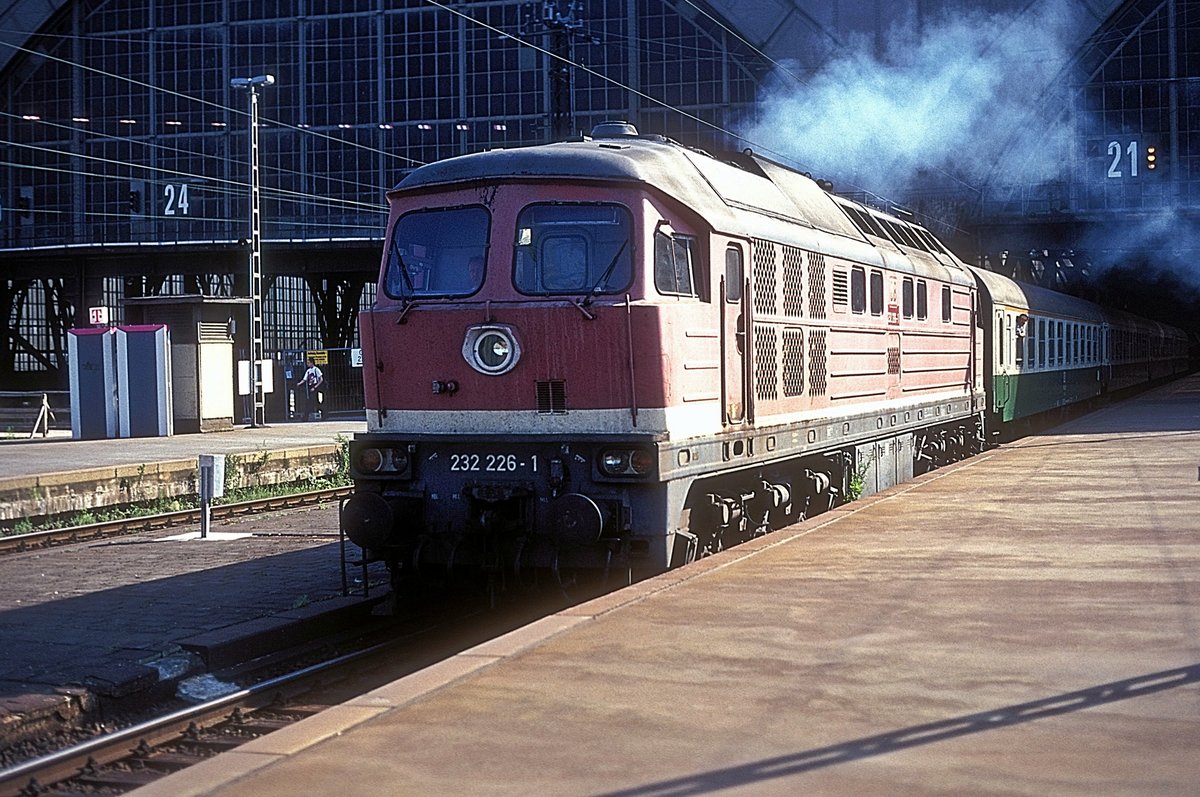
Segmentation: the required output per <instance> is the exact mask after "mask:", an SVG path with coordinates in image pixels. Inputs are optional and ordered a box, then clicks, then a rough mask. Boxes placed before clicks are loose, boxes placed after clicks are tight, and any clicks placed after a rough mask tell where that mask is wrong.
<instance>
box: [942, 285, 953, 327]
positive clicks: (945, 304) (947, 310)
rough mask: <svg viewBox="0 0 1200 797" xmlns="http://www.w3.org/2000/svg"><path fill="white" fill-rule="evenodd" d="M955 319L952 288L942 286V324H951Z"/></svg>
mask: <svg viewBox="0 0 1200 797" xmlns="http://www.w3.org/2000/svg"><path fill="white" fill-rule="evenodd" d="M952 318H953V305H951V304H950V286H949V285H943V286H942V323H944V324H949V323H950V320H951V319H952Z"/></svg>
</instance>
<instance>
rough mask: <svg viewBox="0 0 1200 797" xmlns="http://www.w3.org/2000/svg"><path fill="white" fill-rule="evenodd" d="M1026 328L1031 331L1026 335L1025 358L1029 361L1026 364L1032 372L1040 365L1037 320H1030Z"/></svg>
mask: <svg viewBox="0 0 1200 797" xmlns="http://www.w3.org/2000/svg"><path fill="white" fill-rule="evenodd" d="M1025 328H1026V329H1027V330H1029V331H1028V332H1027V333H1026V335H1025V357H1026V359H1027V360H1028V362H1027V363H1026V364H1027V365H1028V366H1029V370H1031V371H1032V370H1033V369H1034V368H1037V365H1038V350H1037V344H1038V340H1037V319H1034V318H1031V319H1029V321H1028V322H1027V323H1026V325H1025Z"/></svg>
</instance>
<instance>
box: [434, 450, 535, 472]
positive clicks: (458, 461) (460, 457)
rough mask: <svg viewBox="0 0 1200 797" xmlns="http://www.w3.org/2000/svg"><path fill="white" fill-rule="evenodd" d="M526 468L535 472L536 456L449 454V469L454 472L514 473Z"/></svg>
mask: <svg viewBox="0 0 1200 797" xmlns="http://www.w3.org/2000/svg"><path fill="white" fill-rule="evenodd" d="M526 469H528V470H529V471H530V472H532V473H537V457H535V456H531V457H529V458H528V459H526V458H524V457H519V456H517V455H516V454H451V455H450V470H451V472H455V473H516V472H518V471H523V470H526Z"/></svg>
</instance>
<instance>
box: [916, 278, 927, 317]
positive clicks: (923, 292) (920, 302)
mask: <svg viewBox="0 0 1200 797" xmlns="http://www.w3.org/2000/svg"><path fill="white" fill-rule="evenodd" d="M926 318H929V286H928V285H926V284H925V280H917V320H918V321H924V320H925V319H926Z"/></svg>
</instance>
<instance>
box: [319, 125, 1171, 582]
mask: <svg viewBox="0 0 1200 797" xmlns="http://www.w3.org/2000/svg"><path fill="white" fill-rule="evenodd" d="M388 197H389V201H390V217H389V222H388V230H387V238H386V246H385V251H384V256H383V262H382V268H381V271H380V276H379V283H378V292H377V299H376V301H375V303H374V306H373V307H372V308H371V309H370V311H369V312H363V313H361V314H360V319H359V323H360V333H361V335H360V337H361V343H362V347H363V363H364V367H363V378H364V388H365V389H364V396H365V404H366V411H367V426H368V431H367V432H366V433H363V434H359V435H356V436H355V438H354V439H353V440H352V442H351V457H350V458H351V470H352V475H353V478H354V482H355V491H354V493H353V495H352V496H351V497H350V498H349V499H348V500H347V501H346V502H345V504H344V505H343V508H342V512H341V524H342V530H343V532H344V533H345V534H346V535H347V536H348V537H349V538H350V539H351V540H352V541H353V542H354V543H356V544H357V545H359V546H361V547H362V548H363V549H364V552H365V556H366V557H367V558H368V559H370V560H384V561H386V562H387V564H388V568H389V570H390V572H391V574H392V577H393V581H394V583H396V584H399V583H402V582H403V581H404V580H405V579H407V578H409V577H420V576H422V575H425V574H428V573H431V572H432V573H437V574H443V573H445V572H447V571H456V570H469V571H472V572H478V571H481V570H482V571H486V572H489V573H492V574H499V575H502V576H504V577H508V576H509V575H511V577H513V578H524V577H525V575H526V574H528V573H530V572H539V573H540V572H549V573H553V574H555V575H556V576H557V577H558V578H560V579H561V578H563V577H564V573H568V572H572V571H577V570H580V569H586V570H590V571H603V572H605V573H607V574H609V575H613V574H615V575H616V576H618V577H619V578H623V579H632V578H638V577H641V576H643V575H646V574H652V573H655V572H659V571H662V570H665V569H667V568H671V567H676V566H679V565H682V564H686V563H688V562H690V561H693V560H694V559H696V558H697V557H700V556H704V555H706V554H709V553H712V552H715V551H718V550H721V549H722V548H724V547H726V546H729V545H733V544H736V543H738V542H740V541H744V540H746V539H748V538H750V537H753V536H756V535H761V534H765V533H767V532H769V531H771V530H773V529H776V528H780V527H782V526H785V525H789V524H792V523H795V522H797V521H801V520H803V519H805V518H806V517H808V516H810V515H812V514H815V513H818V512H820V511H823V510H826V509H829V508H830V507H832V506H835V505H837V504H839V503H841V502H844V501H847V500H851V499H853V498H854V497H856V496H857V495H859V494H862V493H869V492H873V491H876V490H880V489H883V488H885V487H888V486H890V485H892V484H895V483H897V482H900V481H903V480H905V479H909V478H911V477H912V476H913V475H914V474H918V473H921V472H923V471H925V470H928V469H930V468H934V467H937V466H938V465H941V464H944V463H947V462H951V461H955V460H958V459H961V458H963V457H967V456H970V455H971V454H973V453H976V452H978V451H980V450H981V449H982V448H983V447H984V446H985V445H986V444H987V443H988V441H989V439H990V438H991V437H992V436H993V435H995V434H996V433H997V432H998V431H1000V430H1002V429H1004V428H1006V426H1010V425H1012V424H1013V423H1014V422H1018V421H1020V420H1021V419H1023V418H1027V417H1030V416H1033V415H1037V414H1040V413H1043V412H1045V411H1046V410H1050V409H1053V408H1055V407H1062V406H1066V405H1068V404H1072V403H1075V402H1078V401H1083V400H1085V399H1087V398H1090V397H1094V396H1097V395H1101V394H1103V393H1105V392H1107V391H1110V390H1116V389H1118V388H1124V387H1129V386H1131V385H1133V384H1135V383H1138V382H1144V381H1149V380H1153V379H1157V378H1161V377H1167V376H1170V375H1172V374H1175V373H1179V372H1181V371H1183V370H1184V369H1185V367H1186V341H1185V340H1184V338H1183V336H1182V334H1181V333H1179V332H1178V331H1177V330H1173V329H1170V328H1168V327H1165V326H1162V325H1158V324H1153V323H1151V322H1148V321H1144V320H1141V319H1136V318H1133V317H1131V316H1124V315H1118V314H1113V313H1109V312H1106V311H1104V310H1103V309H1101V308H1099V307H1097V306H1095V305H1093V304H1091V303H1088V302H1085V301H1083V300H1080V299H1075V298H1071V297H1067V296H1063V295H1060V294H1055V293H1052V292H1050V291H1045V290H1042V289H1038V288H1034V287H1032V286H1025V285H1021V284H1019V283H1015V282H1013V281H1011V280H1008V279H1006V278H1004V277H1001V276H999V275H996V274H992V273H989V272H983V271H979V270H977V269H974V268H972V267H969V266H968V265H966V264H965V263H963V262H962V261H961V260H959V259H958V258H957V257H955V255H954V254H953V253H952V252H950V251H949V250H948V249H947V248H946V247H945V246H943V245H942V243H941V242H940V241H939V240H938V239H937V238H936V237H935V236H934V235H932V234H931V233H930V232H929V230H927V229H925V228H924V227H922V226H921V225H918V224H915V223H913V222H912V220H911V219H906V218H902V217H901V216H899V215H897V214H889V213H884V212H881V211H879V210H877V209H875V208H872V207H868V206H866V205H863V204H859V203H856V202H853V201H850V200H848V199H845V198H843V197H839V196H836V195H834V194H832V193H831V192H829V191H827V190H825V188H824V187H822V186H820V185H818V184H817V183H816V182H814V181H813V180H811V179H809V178H808V177H807V176H805V175H802V174H800V173H798V172H795V171H793V170H790V169H787V168H785V167H783V166H781V165H779V164H777V163H774V162H772V161H771V160H768V159H766V158H763V157H760V156H758V155H756V154H755V153H753V152H751V151H749V150H747V151H745V152H743V153H738V154H734V155H729V156H723V157H719V158H718V157H713V156H711V155H709V154H707V153H705V152H702V151H699V150H695V149H692V148H689V147H686V146H683V145H680V144H678V143H676V142H674V141H671V140H669V139H666V138H664V137H661V136H655V135H640V134H638V132H637V131H636V130H635V129H633V128H632V126H630V125H628V124H625V123H611V124H605V125H601V126H600V127H598V128H597V129H596V130H594V131H593V133H592V135H591V136H589V137H583V138H581V139H580V140H574V141H565V142H560V143H556V144H550V145H542V146H532V147H526V148H520V149H510V150H495V151H490V152H482V153H477V154H472V155H466V156H462V157H457V158H452V159H449V160H445V161H441V162H438V163H433V164H430V165H427V166H423V167H421V168H419V169H417V170H415V171H414V172H412V173H411V174H410V175H408V176H407V177H406V178H404V180H403V181H402V182H400V184H399V185H398V186H397V187H396V188H395V189H394V190H393V191H391V192H389V195H388Z"/></svg>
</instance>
